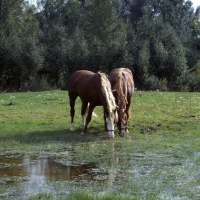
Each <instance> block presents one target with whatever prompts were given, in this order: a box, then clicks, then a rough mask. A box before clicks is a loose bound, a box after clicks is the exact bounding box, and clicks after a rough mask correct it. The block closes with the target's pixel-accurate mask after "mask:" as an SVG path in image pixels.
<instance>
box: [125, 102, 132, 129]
mask: <svg viewBox="0 0 200 200" xmlns="http://www.w3.org/2000/svg"><path fill="white" fill-rule="evenodd" d="M130 104H131V99H128V104H127V105H126V116H127V126H126V129H125V131H126V132H129V131H128V119H129V117H130V110H129V108H130Z"/></svg>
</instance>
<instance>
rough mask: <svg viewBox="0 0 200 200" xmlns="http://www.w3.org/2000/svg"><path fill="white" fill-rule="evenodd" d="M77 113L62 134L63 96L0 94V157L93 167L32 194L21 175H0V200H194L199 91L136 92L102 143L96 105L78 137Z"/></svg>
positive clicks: (197, 194)
mask: <svg viewBox="0 0 200 200" xmlns="http://www.w3.org/2000/svg"><path fill="white" fill-rule="evenodd" d="M80 108H81V102H80V99H77V101H76V114H75V131H74V132H70V131H69V127H70V115H69V109H70V108H69V100H68V93H67V91H57V90H55V91H46V92H34V93H33V92H26V93H0V156H10V155H12V156H14V157H15V155H31V156H33V155H34V156H38V157H42V156H54V157H55V161H56V162H57V163H60V164H62V165H64V166H80V165H83V164H91V163H92V164H94V166H95V170H96V171H95V172H94V169H91V170H93V172H92V173H91V172H89V173H90V178H86V177H85V175H79V176H77V177H76V178H75V179H71V180H63V181H53V180H51V181H47V182H45V184H44V185H43V186H41V187H39V189H35V190H27V188H26V187H25V189H24V185H25V184H26V182H23V181H22V179H23V178H24V177H20V178H19V177H17V178H16V177H14V176H10V177H7V176H2V177H0V198H1V199H31V200H34V199H113V198H115V199H200V178H199V177H200V167H199V165H200V94H199V93H186V92H185V93H183V92H159V91H157V92H143V91H142V92H140V91H136V92H135V93H134V95H133V97H132V103H131V118H130V120H129V133H127V134H126V136H125V137H124V138H121V137H119V136H118V131H117V129H116V131H115V136H116V137H115V138H114V139H108V138H107V135H106V133H105V132H104V124H103V112H102V107H96V108H95V113H96V114H97V116H98V117H93V118H92V120H91V122H90V124H89V126H88V133H87V134H86V135H85V136H81V135H80V133H81V130H80V128H79V127H80V124H81V116H80ZM15 165H16V164H15ZM8 167H13V165H12V163H11V164H10V166H7V165H5V163H3V161H1V160H0V170H1V169H4V168H8ZM14 167H18V165H17V166H14ZM21 182H23V184H22V183H21ZM10 183H12V184H10ZM34 184H35V185H34V186H36V185H37V184H38V183H37V182H36V183H34Z"/></svg>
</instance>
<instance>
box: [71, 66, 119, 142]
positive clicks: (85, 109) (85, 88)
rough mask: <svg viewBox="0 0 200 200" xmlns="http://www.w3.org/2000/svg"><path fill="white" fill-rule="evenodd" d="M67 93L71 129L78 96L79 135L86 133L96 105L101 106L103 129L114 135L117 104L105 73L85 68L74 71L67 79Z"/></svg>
mask: <svg viewBox="0 0 200 200" xmlns="http://www.w3.org/2000/svg"><path fill="white" fill-rule="evenodd" d="M68 95H69V101H70V115H71V125H70V130H71V131H73V130H74V115H75V109H74V106H75V101H76V98H77V97H78V96H79V97H80V99H81V102H82V106H81V116H82V124H81V128H82V133H81V135H84V134H85V133H86V130H87V126H88V124H89V122H90V121H91V116H92V112H93V110H94V108H95V107H96V106H103V110H104V126H105V129H106V131H107V133H108V136H109V137H110V138H113V137H114V128H115V125H116V124H117V122H118V113H117V105H116V102H115V98H114V96H113V93H112V90H111V85H110V82H109V80H108V77H107V76H106V74H104V73H101V72H97V73H93V72H91V71H87V70H78V71H76V72H74V73H73V74H72V75H71V76H70V78H69V81H68ZM86 113H87V117H86V123H85V115H86Z"/></svg>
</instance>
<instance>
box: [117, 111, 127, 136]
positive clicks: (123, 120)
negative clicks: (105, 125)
mask: <svg viewBox="0 0 200 200" xmlns="http://www.w3.org/2000/svg"><path fill="white" fill-rule="evenodd" d="M127 121H128V116H127V114H126V112H125V109H120V110H119V123H120V124H118V126H119V131H120V133H119V134H120V136H122V137H123V136H124V135H125V131H126V130H127V125H128V122H127Z"/></svg>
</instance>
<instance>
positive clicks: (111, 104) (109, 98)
mask: <svg viewBox="0 0 200 200" xmlns="http://www.w3.org/2000/svg"><path fill="white" fill-rule="evenodd" d="M98 74H99V75H100V77H101V90H102V92H103V95H104V96H105V98H106V102H107V105H108V112H109V113H111V112H113V110H115V109H116V107H117V105H116V103H115V98H114V96H113V94H112V91H111V88H110V87H108V86H107V83H108V78H107V76H106V74H104V73H102V72H98Z"/></svg>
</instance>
